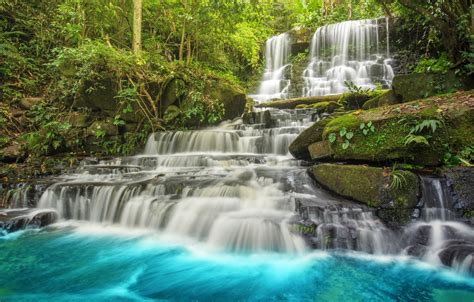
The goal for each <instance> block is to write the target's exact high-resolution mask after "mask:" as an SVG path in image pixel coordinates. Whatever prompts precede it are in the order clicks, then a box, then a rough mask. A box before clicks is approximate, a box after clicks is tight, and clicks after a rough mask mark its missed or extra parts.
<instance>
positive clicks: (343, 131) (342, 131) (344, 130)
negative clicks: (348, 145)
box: [339, 128, 347, 137]
mask: <svg viewBox="0 0 474 302" xmlns="http://www.w3.org/2000/svg"><path fill="white" fill-rule="evenodd" d="M346 133H347V129H346V128H342V129H341V131H339V135H341V137H344V135H346Z"/></svg>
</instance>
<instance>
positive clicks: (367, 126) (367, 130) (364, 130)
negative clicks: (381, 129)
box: [359, 121, 375, 136]
mask: <svg viewBox="0 0 474 302" xmlns="http://www.w3.org/2000/svg"><path fill="white" fill-rule="evenodd" d="M359 129H360V130H361V131H362V133H363V134H364V135H365V136H367V135H368V134H369V133H370V132H375V126H374V125H373V123H372V121H369V122H368V123H367V124H366V123H361V124H360V126H359Z"/></svg>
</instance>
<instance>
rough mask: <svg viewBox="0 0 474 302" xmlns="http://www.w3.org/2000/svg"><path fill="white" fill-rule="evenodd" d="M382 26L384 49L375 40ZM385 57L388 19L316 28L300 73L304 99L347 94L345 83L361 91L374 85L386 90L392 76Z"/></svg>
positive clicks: (387, 44)
mask: <svg viewBox="0 0 474 302" xmlns="http://www.w3.org/2000/svg"><path fill="white" fill-rule="evenodd" d="M383 21H385V24H386V47H385V48H386V49H385V53H382V50H381V46H382V41H380V37H379V29H380V26H381V22H383ZM392 64H393V60H391V59H390V58H389V32H388V19H374V20H355V21H346V22H341V23H337V24H331V25H327V26H323V27H320V28H318V29H317V30H316V32H315V33H314V36H313V38H312V41H311V49H310V63H309V64H308V66H307V68H306V69H305V71H304V74H303V78H304V81H305V87H304V89H303V94H304V96H318V95H328V94H338V93H343V92H346V91H348V89H347V87H346V86H345V82H346V81H348V82H352V83H354V84H355V85H357V86H359V87H361V88H363V89H373V88H375V85H376V83H380V84H381V85H382V87H383V88H388V87H389V86H390V85H391V81H392V79H393V77H394V73H393V69H392Z"/></svg>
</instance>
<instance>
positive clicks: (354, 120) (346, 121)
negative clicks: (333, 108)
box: [323, 113, 361, 138]
mask: <svg viewBox="0 0 474 302" xmlns="http://www.w3.org/2000/svg"><path fill="white" fill-rule="evenodd" d="M360 123H361V120H360V119H359V117H358V116H357V115H356V114H353V113H351V114H345V115H341V116H338V117H336V118H335V119H333V120H331V121H330V122H329V123H328V124H327V125H326V127H325V128H324V131H323V138H326V137H327V136H328V135H329V134H330V133H333V132H339V130H340V129H342V128H346V129H351V128H355V127H358V126H359V124H360Z"/></svg>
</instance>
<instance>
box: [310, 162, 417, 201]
mask: <svg viewBox="0 0 474 302" xmlns="http://www.w3.org/2000/svg"><path fill="white" fill-rule="evenodd" d="M312 174H313V176H314V178H315V179H316V181H318V182H319V183H321V184H322V185H323V186H325V187H327V188H328V189H330V190H331V191H333V192H335V193H337V194H339V195H342V196H345V197H348V198H351V199H354V200H356V201H359V202H361V203H364V204H366V205H368V206H370V207H381V206H383V207H391V208H395V209H406V208H414V207H415V206H416V204H417V203H418V196H419V180H418V177H417V176H416V175H415V174H413V173H412V172H409V171H398V175H401V177H402V182H401V184H402V186H401V187H399V188H395V187H394V186H391V176H390V171H387V170H384V169H382V168H376V167H368V166H360V165H337V164H321V165H316V166H313V168H312Z"/></svg>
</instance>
